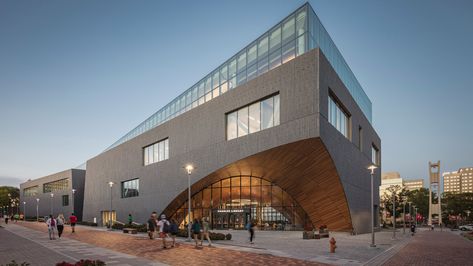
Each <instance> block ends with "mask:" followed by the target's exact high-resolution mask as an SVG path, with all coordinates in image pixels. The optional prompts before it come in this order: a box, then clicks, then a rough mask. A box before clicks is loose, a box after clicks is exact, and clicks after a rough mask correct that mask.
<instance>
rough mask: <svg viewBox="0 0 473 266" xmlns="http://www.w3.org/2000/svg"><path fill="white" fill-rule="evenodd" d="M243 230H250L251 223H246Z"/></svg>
mask: <svg viewBox="0 0 473 266" xmlns="http://www.w3.org/2000/svg"><path fill="white" fill-rule="evenodd" d="M245 229H246V230H248V231H249V230H250V229H251V223H247V224H246V226H245Z"/></svg>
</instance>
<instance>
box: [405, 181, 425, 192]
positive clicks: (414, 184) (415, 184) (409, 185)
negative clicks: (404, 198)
mask: <svg viewBox="0 0 473 266" xmlns="http://www.w3.org/2000/svg"><path fill="white" fill-rule="evenodd" d="M402 184H403V185H404V187H405V188H406V189H407V190H409V191H412V190H416V189H421V188H423V187H424V179H422V178H419V179H405V180H403V181H402Z"/></svg>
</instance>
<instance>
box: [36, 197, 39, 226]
mask: <svg viewBox="0 0 473 266" xmlns="http://www.w3.org/2000/svg"><path fill="white" fill-rule="evenodd" d="M38 206H39V198H36V222H39V208H38Z"/></svg>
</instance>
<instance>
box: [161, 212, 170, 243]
mask: <svg viewBox="0 0 473 266" xmlns="http://www.w3.org/2000/svg"><path fill="white" fill-rule="evenodd" d="M158 227H159V237H160V238H162V239H163V248H167V247H166V237H168V234H169V233H170V232H171V224H170V223H169V221H168V220H166V215H165V214H161V220H159V222H158Z"/></svg>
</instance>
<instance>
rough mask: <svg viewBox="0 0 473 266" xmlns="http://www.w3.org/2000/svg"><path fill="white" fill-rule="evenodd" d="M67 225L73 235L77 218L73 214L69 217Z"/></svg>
mask: <svg viewBox="0 0 473 266" xmlns="http://www.w3.org/2000/svg"><path fill="white" fill-rule="evenodd" d="M69 223H70V224H71V229H72V233H75V232H76V223H77V217H76V216H75V215H74V213H72V214H71V216H69Z"/></svg>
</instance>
